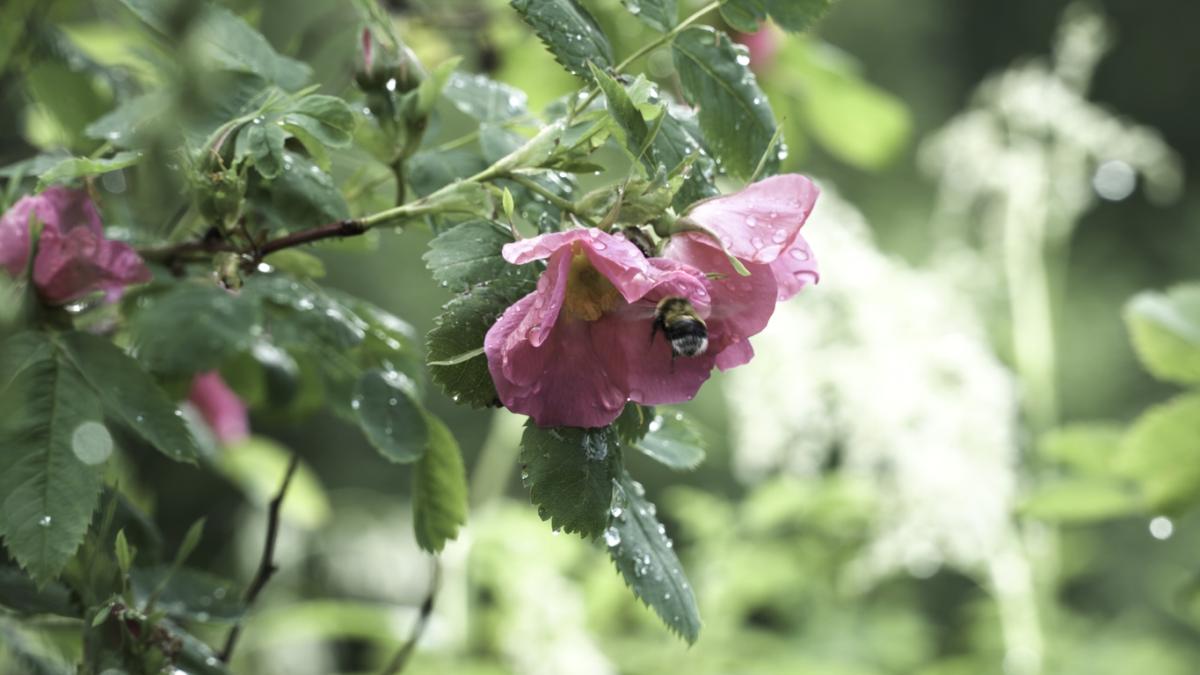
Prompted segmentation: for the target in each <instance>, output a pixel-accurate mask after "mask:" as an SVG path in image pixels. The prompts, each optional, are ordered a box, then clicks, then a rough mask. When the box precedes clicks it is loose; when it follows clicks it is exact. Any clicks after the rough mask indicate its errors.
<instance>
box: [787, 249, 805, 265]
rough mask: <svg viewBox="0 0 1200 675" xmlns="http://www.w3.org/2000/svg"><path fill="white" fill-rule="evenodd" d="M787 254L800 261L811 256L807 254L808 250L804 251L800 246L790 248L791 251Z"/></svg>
mask: <svg viewBox="0 0 1200 675" xmlns="http://www.w3.org/2000/svg"><path fill="white" fill-rule="evenodd" d="M788 255H790V256H792V257H793V258H795V259H796V260H799V261H801V262H804V261H805V260H808V259H809V258H810V257H811V256H810V255H809V254H808V251H805V250H804V249H802V248H794V249H792V250H791V253H789V254H788Z"/></svg>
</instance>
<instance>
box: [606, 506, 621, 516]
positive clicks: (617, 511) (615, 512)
mask: <svg viewBox="0 0 1200 675" xmlns="http://www.w3.org/2000/svg"><path fill="white" fill-rule="evenodd" d="M608 512H609V513H610V514H612V517H613V518H620V517H621V516H622V515H624V514H625V509H623V508H621V507H619V506H614V507H612V508H611V509H609V510H608Z"/></svg>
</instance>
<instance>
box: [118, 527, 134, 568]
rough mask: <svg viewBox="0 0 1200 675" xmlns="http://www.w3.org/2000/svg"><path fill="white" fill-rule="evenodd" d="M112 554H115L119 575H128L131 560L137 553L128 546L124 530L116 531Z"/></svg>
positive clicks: (131, 565) (131, 563)
mask: <svg viewBox="0 0 1200 675" xmlns="http://www.w3.org/2000/svg"><path fill="white" fill-rule="evenodd" d="M113 552H114V553H116V554H117V567H119V568H120V570H121V574H123V575H128V574H129V570H130V569H131V568H132V567H133V559H134V556H136V555H137V551H136V550H135V549H134V548H133V547H132V546H130V545H129V540H128V539H126V538H125V530H117V539H116V541H115V542H114V543H113Z"/></svg>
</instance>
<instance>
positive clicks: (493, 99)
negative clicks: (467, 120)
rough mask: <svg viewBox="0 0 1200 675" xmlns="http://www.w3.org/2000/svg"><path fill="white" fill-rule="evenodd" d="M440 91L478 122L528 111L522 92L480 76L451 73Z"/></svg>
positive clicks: (523, 113)
mask: <svg viewBox="0 0 1200 675" xmlns="http://www.w3.org/2000/svg"><path fill="white" fill-rule="evenodd" d="M442 94H443V95H444V96H445V97H446V99H447V100H449V101H450V103H451V104H453V105H454V107H455V108H458V109H459V110H460V111H461V112H462V113H463V114H465V115H467V116H469V117H472V118H474V119H475V120H477V121H479V122H480V123H493V124H496V123H501V122H507V121H509V120H512V119H516V118H518V117H522V116H524V115H528V114H529V109H528V105H529V101H528V97H527V96H526V95H525V92H523V91H521V90H520V89H517V88H516V87H511V86H509V85H507V84H504V83H503V82H497V81H495V80H493V79H490V78H488V77H485V76H483V75H470V74H467V73H454V74H453V75H451V76H450V81H449V82H448V83H447V84H446V88H445V89H444V90H443V92H442Z"/></svg>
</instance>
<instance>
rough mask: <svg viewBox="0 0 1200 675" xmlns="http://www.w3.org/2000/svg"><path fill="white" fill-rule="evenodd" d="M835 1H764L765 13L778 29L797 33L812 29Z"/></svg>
mask: <svg viewBox="0 0 1200 675" xmlns="http://www.w3.org/2000/svg"><path fill="white" fill-rule="evenodd" d="M836 1H837V0H765V2H766V5H767V12H768V13H769V14H770V15H771V19H772V20H773V21H774V22H775V23H777V24H779V27H780V28H782V29H784V30H788V31H792V32H793V33H798V32H800V31H805V30H808V29H809V28H812V26H813V24H815V23H816V22H817V20H819V19H820V18H821V17H823V16H825V14H826V12H828V11H829V8H831V7H833V4H834V2H836Z"/></svg>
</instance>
